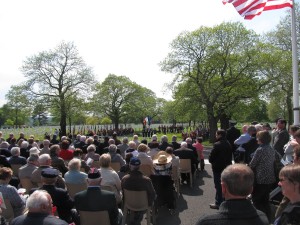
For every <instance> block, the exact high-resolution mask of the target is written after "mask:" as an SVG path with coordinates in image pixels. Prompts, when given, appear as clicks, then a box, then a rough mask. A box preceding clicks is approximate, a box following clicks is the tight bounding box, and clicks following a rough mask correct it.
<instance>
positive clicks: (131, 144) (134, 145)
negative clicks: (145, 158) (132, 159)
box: [128, 141, 136, 149]
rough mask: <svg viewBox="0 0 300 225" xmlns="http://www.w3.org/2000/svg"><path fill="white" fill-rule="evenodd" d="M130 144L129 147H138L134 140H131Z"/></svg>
mask: <svg viewBox="0 0 300 225" xmlns="http://www.w3.org/2000/svg"><path fill="white" fill-rule="evenodd" d="M128 146H129V148H132V149H134V148H136V143H135V142H134V141H129V143H128Z"/></svg>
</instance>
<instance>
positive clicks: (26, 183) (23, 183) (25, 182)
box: [20, 177, 34, 194]
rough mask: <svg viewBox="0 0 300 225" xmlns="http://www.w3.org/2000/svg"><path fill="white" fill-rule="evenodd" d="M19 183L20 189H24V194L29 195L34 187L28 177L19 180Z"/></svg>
mask: <svg viewBox="0 0 300 225" xmlns="http://www.w3.org/2000/svg"><path fill="white" fill-rule="evenodd" d="M20 183H21V186H22V188H25V189H26V194H29V191H30V190H31V189H32V188H33V187H34V185H33V183H32V182H31V180H30V178H28V177H25V178H22V179H20Z"/></svg>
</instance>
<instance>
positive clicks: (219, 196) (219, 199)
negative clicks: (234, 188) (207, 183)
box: [213, 171, 224, 205]
mask: <svg viewBox="0 0 300 225" xmlns="http://www.w3.org/2000/svg"><path fill="white" fill-rule="evenodd" d="M213 175H214V183H215V189H216V197H215V204H216V205H221V203H222V202H223V201H224V198H223V194H222V186H221V173H220V172H214V171H213Z"/></svg>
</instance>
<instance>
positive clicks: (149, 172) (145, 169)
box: [139, 164, 153, 177]
mask: <svg viewBox="0 0 300 225" xmlns="http://www.w3.org/2000/svg"><path fill="white" fill-rule="evenodd" d="M139 170H140V171H141V172H142V173H143V174H144V175H145V176H147V177H150V176H151V175H152V174H153V167H152V166H151V165H148V164H141V165H140V169H139Z"/></svg>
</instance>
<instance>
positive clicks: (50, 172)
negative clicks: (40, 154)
mask: <svg viewBox="0 0 300 225" xmlns="http://www.w3.org/2000/svg"><path fill="white" fill-rule="evenodd" d="M41 175H42V177H45V178H55V177H57V176H58V175H59V172H58V170H57V169H54V168H46V169H43V170H42V173H41Z"/></svg>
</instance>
